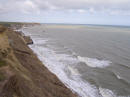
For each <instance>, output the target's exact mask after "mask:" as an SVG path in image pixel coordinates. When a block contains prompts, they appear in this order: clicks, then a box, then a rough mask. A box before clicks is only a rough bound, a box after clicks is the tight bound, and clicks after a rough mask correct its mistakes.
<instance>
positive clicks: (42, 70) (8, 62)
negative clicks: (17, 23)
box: [0, 26, 77, 97]
mask: <svg viewBox="0 0 130 97" xmlns="http://www.w3.org/2000/svg"><path fill="white" fill-rule="evenodd" d="M2 29H3V30H2ZM0 97H77V96H76V94H74V93H72V92H71V91H70V90H69V89H68V88H67V87H66V86H65V85H64V84H63V83H61V82H60V81H59V79H58V78H57V77H56V76H55V75H54V74H52V73H51V72H50V71H49V70H48V69H47V68H46V67H45V66H44V65H43V64H42V63H41V61H39V59H38V58H37V57H36V55H35V54H34V53H33V52H32V50H31V49H30V48H29V47H28V46H27V45H26V42H25V40H24V38H23V37H22V36H21V35H20V34H19V33H18V32H14V31H12V30H11V29H7V28H3V27H2V26H0Z"/></svg>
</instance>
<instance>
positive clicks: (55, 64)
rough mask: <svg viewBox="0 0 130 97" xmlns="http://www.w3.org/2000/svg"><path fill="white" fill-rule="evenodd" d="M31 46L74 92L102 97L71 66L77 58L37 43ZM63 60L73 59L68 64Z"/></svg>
mask: <svg viewBox="0 0 130 97" xmlns="http://www.w3.org/2000/svg"><path fill="white" fill-rule="evenodd" d="M30 47H31V48H32V49H33V50H34V52H35V53H36V54H37V55H38V57H39V59H40V60H41V61H42V62H43V63H44V64H45V66H46V67H47V68H48V69H49V70H50V71H51V72H53V73H54V74H56V75H57V76H58V78H59V79H60V80H61V81H62V82H63V83H64V84H65V85H66V86H67V87H68V88H70V89H71V90H72V91H73V92H76V93H77V94H78V95H79V96H81V97H101V95H100V94H99V92H98V89H97V88H96V87H95V86H93V85H91V84H89V83H88V82H85V81H83V80H82V79H81V78H80V75H79V72H78V70H77V69H75V68H73V66H71V64H73V63H74V62H77V61H75V60H76V59H75V58H72V57H70V56H68V55H65V54H56V53H55V51H53V50H51V49H49V48H45V47H42V46H38V45H37V44H34V45H30ZM63 60H66V61H70V60H71V61H73V62H72V63H69V64H67V63H64V62H62V61H63ZM73 65H74V64H73ZM67 70H68V71H70V72H71V74H69V75H67V72H66V71H67Z"/></svg>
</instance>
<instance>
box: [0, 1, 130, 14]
mask: <svg viewBox="0 0 130 97" xmlns="http://www.w3.org/2000/svg"><path fill="white" fill-rule="evenodd" d="M129 4H130V0H6V2H4V0H0V12H2V13H3V12H10V11H14V12H18V11H19V12H23V13H25V14H28V13H40V12H44V11H47V10H59V11H62V10H76V11H77V12H80V13H84V12H86V11H88V12H90V13H94V12H96V11H97V12H105V11H107V10H110V11H112V12H113V11H114V10H115V11H116V14H120V13H121V12H123V11H127V12H128V13H130V6H129ZM1 6H2V7H1ZM4 7H5V8H6V9H4ZM117 10H118V11H119V12H117ZM110 13H111V12H110Z"/></svg>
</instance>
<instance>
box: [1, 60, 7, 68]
mask: <svg viewBox="0 0 130 97" xmlns="http://www.w3.org/2000/svg"><path fill="white" fill-rule="evenodd" d="M6 65H7V64H6V62H5V61H4V60H1V59H0V67H3V66H6Z"/></svg>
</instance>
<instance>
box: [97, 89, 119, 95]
mask: <svg viewBox="0 0 130 97" xmlns="http://www.w3.org/2000/svg"><path fill="white" fill-rule="evenodd" d="M99 91H100V94H101V95H102V96H103V97H117V96H116V95H115V94H114V93H113V92H112V91H111V90H109V89H104V88H101V87H99Z"/></svg>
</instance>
